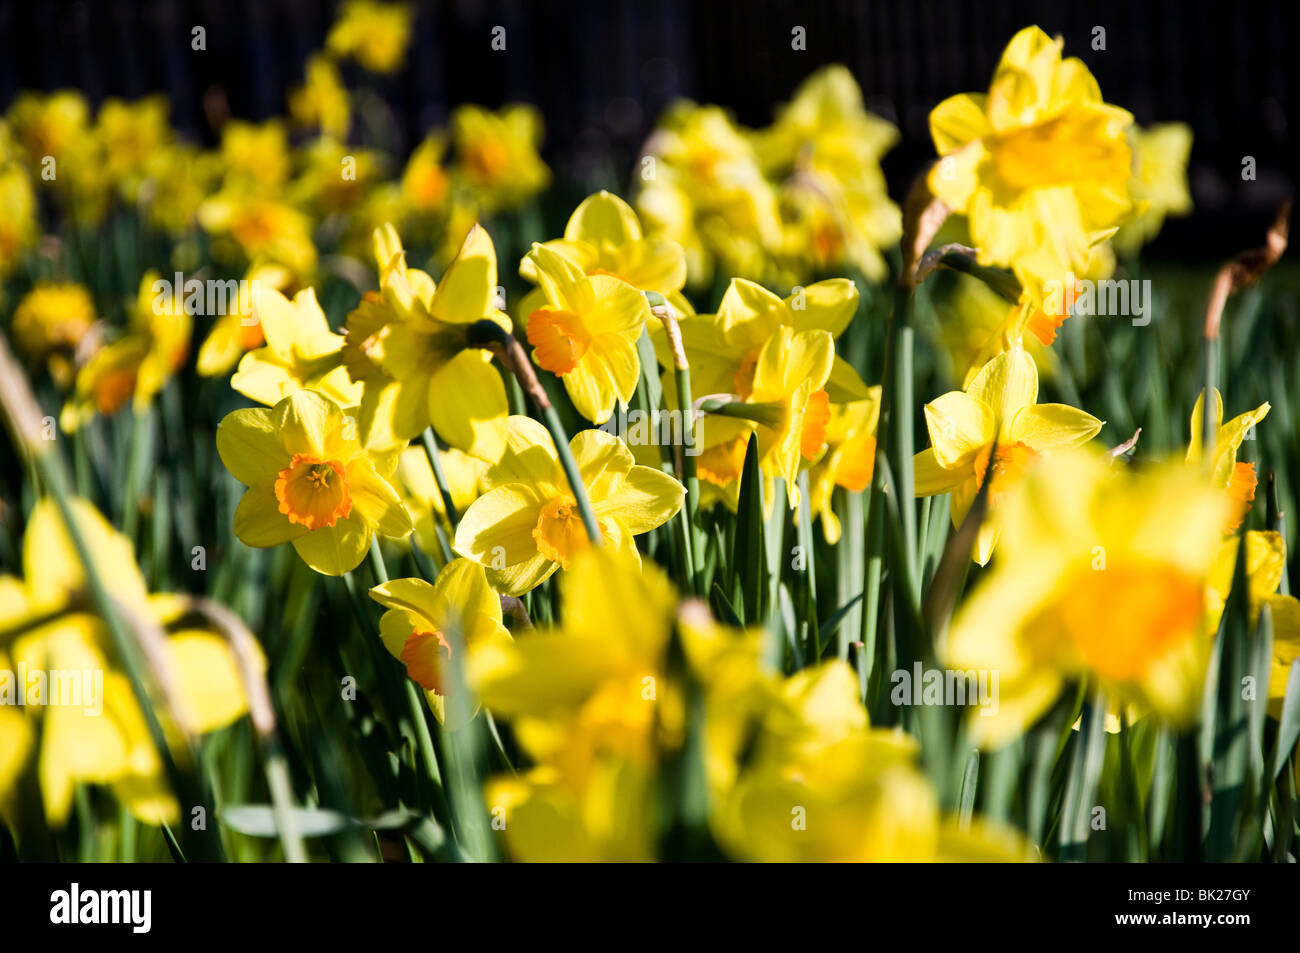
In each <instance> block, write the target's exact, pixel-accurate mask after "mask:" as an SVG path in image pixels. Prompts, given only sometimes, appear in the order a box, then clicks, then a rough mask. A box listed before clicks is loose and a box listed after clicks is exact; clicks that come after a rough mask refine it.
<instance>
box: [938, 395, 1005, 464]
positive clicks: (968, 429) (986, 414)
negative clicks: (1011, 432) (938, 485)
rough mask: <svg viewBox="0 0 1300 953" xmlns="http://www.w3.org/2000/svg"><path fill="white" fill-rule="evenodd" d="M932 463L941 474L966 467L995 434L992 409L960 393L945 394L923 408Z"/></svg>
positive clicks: (976, 399)
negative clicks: (943, 471) (932, 455)
mask: <svg viewBox="0 0 1300 953" xmlns="http://www.w3.org/2000/svg"><path fill="white" fill-rule="evenodd" d="M925 424H926V428H927V429H928V430H929V431H930V444H931V447H932V449H933V450H934V458H935V461H936V462H937V463H938V464H939V466H941V467H943V468H944V469H945V470H956V469H959V468H965V467H968V466H969V465H970V464H971V463H972V462H973V461H974V459H975V456H976V454H978V453H979V452H980V451H981V450H983V449H984V448H985V447H986V446H988V444H989V443H990V442H991V441H992V440H993V438H994V436H995V435H996V433H997V430H996V422H995V418H994V415H993V410H992V408H990V407H989V405H988V404H987V403H985V401H983V400H981V399H980V398H978V397H972V396H971V395H970V394H968V393H965V392H964V391H959V390H954V391H949V392H948V393H946V394H943V395H941V396H939V397H936V398H935V399H934V400H932V401H930V403H928V404H926V405H925Z"/></svg>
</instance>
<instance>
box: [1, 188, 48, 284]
mask: <svg viewBox="0 0 1300 953" xmlns="http://www.w3.org/2000/svg"><path fill="white" fill-rule="evenodd" d="M39 237H40V229H39V227H38V223H37V221H36V193H35V192H34V191H33V190H32V183H31V180H30V179H29V178H28V177H27V173H26V172H25V171H24V170H23V169H22V168H21V167H20V166H18V165H14V164H0V275H7V274H9V272H11V271H12V270H13V269H14V267H15V266H16V265H17V264H18V261H19V259H20V258H21V256H22V254H23V253H24V252H25V251H26V250H27V249H28V248H30V247H31V246H32V245H34V244H35V243H36V240H37V239H38V238H39Z"/></svg>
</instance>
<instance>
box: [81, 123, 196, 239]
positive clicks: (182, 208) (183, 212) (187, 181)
mask: <svg viewBox="0 0 1300 953" xmlns="http://www.w3.org/2000/svg"><path fill="white" fill-rule="evenodd" d="M220 171H221V158H220V156H219V155H217V154H216V153H213V152H204V151H202V150H200V149H199V148H197V147H196V146H193V145H190V144H189V143H183V142H175V143H172V144H170V145H168V146H167V147H166V148H164V149H162V150H161V151H159V152H157V153H155V154H154V155H153V156H152V157H151V158H150V160H149V165H148V168H147V170H146V172H147V175H148V178H149V189H148V202H149V221H150V222H152V223H153V224H155V225H157V226H158V227H159V228H161V229H163V230H164V231H166V232H167V233H168V234H170V235H173V236H177V237H179V236H181V235H184V234H185V233H187V232H189V231H190V230H191V229H192V228H193V227H194V225H195V222H196V221H197V220H198V213H199V209H200V208H201V207H202V205H203V202H204V201H205V200H206V199H207V197H208V196H209V195H210V194H211V193H212V186H213V184H214V183H215V182H216V181H217V179H218V178H219V176H220ZM78 201H82V199H78Z"/></svg>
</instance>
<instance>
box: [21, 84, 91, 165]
mask: <svg viewBox="0 0 1300 953" xmlns="http://www.w3.org/2000/svg"><path fill="white" fill-rule="evenodd" d="M6 118H7V120H8V123H9V128H10V131H11V132H12V133H13V137H14V140H15V142H17V144H18V145H19V146H20V147H21V148H22V150H23V152H25V153H26V155H27V160H28V161H29V162H31V163H32V164H34V165H40V163H41V161H42V160H43V159H44V158H45V156H52V157H53V158H54V159H55V160H56V161H57V162H62V161H63V160H64V159H65V158H66V157H67V154H68V152H69V150H71V149H73V148H74V147H75V145H76V142H77V140H78V139H80V138H82V137H84V136H88V135H89V134H90V129H89V125H90V107H89V105H87V103H86V97H85V96H84V95H82V93H81V92H79V91H78V90H75V89H60V90H56V91H55V92H52V93H37V92H31V91H24V92H21V93H19V94H18V96H17V97H16V98H15V99H14V101H13V105H11V106H10V107H9V112H8V114H7V116H6ZM56 181H57V180H56Z"/></svg>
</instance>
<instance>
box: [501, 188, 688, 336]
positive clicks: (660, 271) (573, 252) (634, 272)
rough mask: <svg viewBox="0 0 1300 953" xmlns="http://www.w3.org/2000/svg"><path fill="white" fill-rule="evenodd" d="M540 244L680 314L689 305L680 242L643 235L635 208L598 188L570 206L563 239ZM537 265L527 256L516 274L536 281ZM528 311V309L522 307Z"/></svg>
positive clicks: (686, 312)
mask: <svg viewBox="0 0 1300 953" xmlns="http://www.w3.org/2000/svg"><path fill="white" fill-rule="evenodd" d="M543 247H545V248H547V249H549V250H550V251H554V252H558V253H559V254H561V255H563V256H564V257H565V258H568V259H569V260H570V261H572V262H573V263H574V264H576V265H577V266H578V267H579V268H581V269H582V271H583V272H584V273H586V274H587V275H612V276H613V277H615V278H621V279H622V280H623V281H625V282H627V283H628V284H629V285H631V286H632V287H633V288H636V289H637V290H639V291H654V292H657V293H658V294H661V295H663V296H664V297H665V298H668V299H669V300H670V302H671V303H672V304H673V306H674V308H676V309H677V311H678V313H679V314H689V313H690V304H689V302H687V301H686V299H685V298H683V297H682V296H681V294H680V293H679V292H680V291H681V290H682V286H683V285H684V284H685V283H686V255H685V254H684V253H683V251H682V249H681V246H680V245H678V244H677V243H676V242H674V241H673V240H672V239H669V238H665V237H662V236H651V237H648V238H647V237H646V236H645V235H644V234H643V233H642V231H641V222H640V220H638V219H637V215H636V212H635V211H633V209H632V207H631V206H630V205H628V204H627V203H626V202H624V201H623V200H622V199H621V198H619V197H618V196H617V195H611V194H610V193H609V192H603V191H602V192H597V193H596V194H595V195H589V196H587V197H586V198H585V199H583V200H582V202H581V203H580V204H579V205H578V207H577V208H576V209H574V210H573V214H572V215H570V216H569V222H568V224H567V225H566V226H565V227H564V237H563V238H560V239H556V240H554V241H549V242H546V243H545V244H544V245H543ZM537 269H538V265H536V264H535V262H534V259H533V257H532V256H529V257H528V258H525V259H524V260H523V261H522V262H521V263H520V266H519V273H520V274H521V275H523V276H524V277H525V278H527V279H528V280H529V281H537V280H538V278H537ZM525 310H526V311H528V312H529V313H531V310H532V309H531V308H526V309H525Z"/></svg>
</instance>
